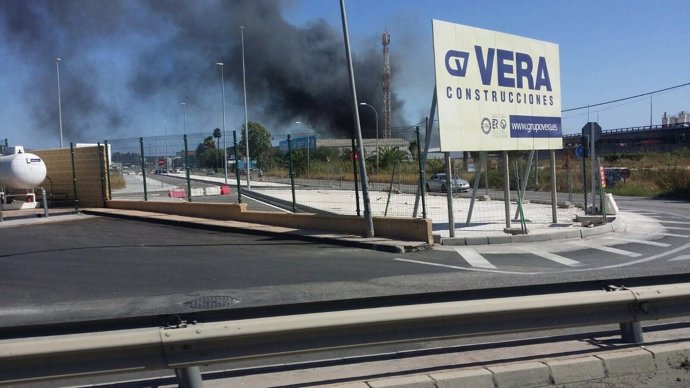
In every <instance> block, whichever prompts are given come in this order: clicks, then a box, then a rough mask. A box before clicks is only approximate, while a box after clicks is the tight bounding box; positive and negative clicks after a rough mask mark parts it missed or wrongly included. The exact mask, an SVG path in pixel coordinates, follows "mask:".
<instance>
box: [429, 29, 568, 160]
mask: <svg viewBox="0 0 690 388" xmlns="http://www.w3.org/2000/svg"><path fill="white" fill-rule="evenodd" d="M432 24H433V35H434V38H433V39H434V63H435V70H436V90H437V98H438V116H439V131H440V141H441V150H442V151H444V152H446V151H501V150H531V149H560V148H562V146H563V142H562V129H561V86H560V83H561V82H560V63H559V58H558V45H556V44H554V43H549V42H544V41H539V40H534V39H529V38H524V37H520V36H516V35H510V34H504V33H500V32H496V31H489V30H484V29H480V28H474V27H468V26H463V25H460V24H453V23H448V22H443V21H439V20H433V21H432Z"/></svg>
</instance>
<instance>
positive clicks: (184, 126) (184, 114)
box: [180, 102, 187, 135]
mask: <svg viewBox="0 0 690 388" xmlns="http://www.w3.org/2000/svg"><path fill="white" fill-rule="evenodd" d="M180 105H182V131H183V134H185V135H186V134H187V103H186V102H181V103H180Z"/></svg>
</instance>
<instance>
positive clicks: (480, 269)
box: [393, 257, 541, 275]
mask: <svg viewBox="0 0 690 388" xmlns="http://www.w3.org/2000/svg"><path fill="white" fill-rule="evenodd" d="M393 260H395V261H404V262H406V263H413V264H423V265H430V266H433V267H444V268H452V269H459V270H462V271H475V272H491V273H502V274H509V275H538V274H540V273H541V272H516V271H501V270H494V269H482V268H467V267H459V266H456V265H447V264H439V263H428V262H426V261H418V260H410V259H402V258H399V257H397V258H395V259H393Z"/></svg>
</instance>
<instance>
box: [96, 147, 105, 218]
mask: <svg viewBox="0 0 690 388" xmlns="http://www.w3.org/2000/svg"><path fill="white" fill-rule="evenodd" d="M97 144H98V175H100V177H101V197H102V198H103V207H105V200H106V196H105V172H104V171H103V150H102V149H101V143H100V142H98V143H97Z"/></svg>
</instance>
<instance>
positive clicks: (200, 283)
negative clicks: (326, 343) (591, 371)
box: [0, 199, 690, 326]
mask: <svg viewBox="0 0 690 388" xmlns="http://www.w3.org/2000/svg"><path fill="white" fill-rule="evenodd" d="M619 205H620V207H621V208H623V209H627V210H630V211H631V212H637V213H640V214H642V213H644V214H645V216H644V217H645V218H643V219H644V220H649V222H651V223H653V224H654V228H656V229H654V230H658V227H659V225H661V226H665V227H672V228H680V229H663V228H662V229H661V230H662V232H659V233H661V234H659V233H657V234H653V235H652V234H649V233H647V232H646V231H645V230H643V229H640V231H642V232H643V235H640V234H634V231H633V234H627V235H626V236H622V237H621V236H618V237H620V238H623V237H625V238H628V237H629V239H627V240H626V239H611V238H610V237H611V236H599V237H595V238H592V239H588V240H577V241H568V242H558V243H553V242H550V243H541V244H535V243H531V244H529V245H527V244H504V245H498V246H485V247H481V246H477V247H469V248H468V247H465V248H464V250H461V251H458V250H457V249H455V248H448V247H440V248H439V249H434V250H427V251H423V252H416V253H410V254H406V255H400V254H391V253H383V252H377V251H371V250H365V249H357V248H347V247H342V246H338V245H331V244H322V243H314V242H307V241H302V240H299V239H293V238H277V237H267V236H255V235H244V234H238V233H225V232H218V231H208V230H200V229H194V228H186V227H176V226H167V225H159V224H152V223H146V222H137V221H127V220H120V219H113V218H101V217H84V216H80V217H77V219H74V220H70V221H67V220H65V221H64V222H55V223H46V224H36V225H23V226H16V227H8V224H7V222H6V223H5V225H4V226H3V228H2V233H0V247H2V251H1V253H0V322H1V323H0V325H8V326H14V325H22V324H29V323H41V322H59V321H73V320H82V319H98V318H112V317H127V316H136V315H139V314H174V313H181V312H188V311H190V310H189V309H193V308H203V303H202V304H201V307H200V304H199V302H198V301H199V300H203V298H208V297H209V296H212V297H215V298H217V300H222V301H224V303H225V304H226V305H225V306H220V307H233V308H241V307H252V306H266V305H276V304H287V303H298V302H309V301H317V300H337V299H343V298H357V297H370V296H382V295H397V294H403V295H415V294H419V293H424V292H432V291H447V290H475V289H485V288H493V287H511V286H517V285H532V284H553V285H554V287H555V288H557V285H558V284H561V283H563V282H570V281H581V280H600V279H608V278H622V277H631V276H646V275H654V274H678V273H690V248H689V247H690V245H689V243H690V237H689V235H690V206H689V205H688V204H687V203H680V202H669V201H650V200H644V199H623V200H619ZM65 217H67V216H65ZM70 217H71V216H70ZM669 222H670V223H669ZM643 226H644V225H638V226H637V227H639V228H642V227H643ZM663 231H665V232H663ZM669 231H672V233H670V232H669ZM664 233H665V234H664ZM646 239H648V240H646ZM601 246H605V247H608V248H606V249H608V250H602V248H601ZM497 247H498V248H497ZM593 247H598V248H593ZM468 252H469V253H468ZM544 252H546V254H545V253H544ZM621 252H627V254H625V253H621ZM477 256H480V257H482V258H484V259H485V260H486V262H488V263H489V264H491V265H492V266H493V268H490V267H489V268H487V267H486V266H485V264H486V263H485V262H482V261H479V263H480V264H484V267H482V266H481V265H480V266H477V259H476V257H477ZM554 256H556V258H555V259H554ZM468 257H469V258H474V259H473V260H468ZM559 258H561V259H559ZM563 258H564V259H565V260H563ZM411 298H413V297H411Z"/></svg>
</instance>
